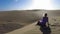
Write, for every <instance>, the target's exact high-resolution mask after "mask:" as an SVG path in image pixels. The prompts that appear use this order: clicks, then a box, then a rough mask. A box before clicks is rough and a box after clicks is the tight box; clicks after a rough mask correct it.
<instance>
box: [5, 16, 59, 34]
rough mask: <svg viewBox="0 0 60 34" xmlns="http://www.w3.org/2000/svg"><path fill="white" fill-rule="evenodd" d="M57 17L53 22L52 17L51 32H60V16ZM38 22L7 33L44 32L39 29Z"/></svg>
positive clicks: (52, 33) (26, 33)
mask: <svg viewBox="0 0 60 34" xmlns="http://www.w3.org/2000/svg"><path fill="white" fill-rule="evenodd" d="M56 19H57V21H55V22H53V19H51V17H50V21H49V22H50V24H51V25H50V28H51V34H60V23H59V20H60V17H56ZM36 23H37V22H35V23H33V24H30V25H28V26H25V27H23V28H21V29H17V30H15V31H12V32H9V33H6V34H42V32H41V31H40V30H39V26H36Z"/></svg>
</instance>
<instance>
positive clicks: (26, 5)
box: [0, 0, 60, 10]
mask: <svg viewBox="0 0 60 34" xmlns="http://www.w3.org/2000/svg"><path fill="white" fill-rule="evenodd" d="M21 9H23V10H24V9H47V10H51V9H60V0H0V10H21Z"/></svg>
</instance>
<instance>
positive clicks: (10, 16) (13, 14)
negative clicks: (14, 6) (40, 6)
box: [0, 10, 60, 34]
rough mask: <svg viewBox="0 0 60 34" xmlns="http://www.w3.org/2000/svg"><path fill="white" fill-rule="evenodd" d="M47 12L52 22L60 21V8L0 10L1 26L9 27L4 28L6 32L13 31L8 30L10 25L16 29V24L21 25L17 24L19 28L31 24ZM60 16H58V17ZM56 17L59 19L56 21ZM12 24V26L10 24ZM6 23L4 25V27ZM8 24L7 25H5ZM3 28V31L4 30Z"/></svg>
mask: <svg viewBox="0 0 60 34" xmlns="http://www.w3.org/2000/svg"><path fill="white" fill-rule="evenodd" d="M45 12H47V13H48V16H49V19H50V23H51V24H54V22H58V21H60V18H59V16H60V10H59V11H58V10H48V11H47V10H40V11H39V10H37V11H34V10H27V11H26V10H25V11H5V12H4V11H2V12H0V26H1V27H2V28H4V27H7V29H2V30H3V31H6V32H5V33H8V32H7V31H9V32H11V31H10V30H8V27H9V28H10V27H11V30H12V31H14V30H16V29H14V28H16V27H15V26H17V24H18V25H20V26H19V27H18V26H17V29H19V28H21V25H22V27H23V26H24V27H25V26H27V25H29V24H32V23H34V22H36V21H38V20H39V19H40V18H41V17H42V14H43V13H45ZM57 17H58V18H57ZM54 19H57V21H54ZM9 24H10V25H11V24H12V26H10V25H9ZM3 25H4V27H3ZM5 25H6V26H5ZM2 30H1V32H2ZM5 33H3V32H2V33H1V34H5Z"/></svg>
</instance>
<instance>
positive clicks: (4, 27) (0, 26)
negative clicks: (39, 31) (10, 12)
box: [0, 23, 23, 34]
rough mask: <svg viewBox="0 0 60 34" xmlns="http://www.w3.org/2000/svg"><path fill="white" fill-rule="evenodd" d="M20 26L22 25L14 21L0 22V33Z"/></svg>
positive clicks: (2, 33)
mask: <svg viewBox="0 0 60 34" xmlns="http://www.w3.org/2000/svg"><path fill="white" fill-rule="evenodd" d="M21 27H23V25H20V24H15V23H8V24H0V34H5V33H8V32H11V31H13V30H16V29H19V28H21Z"/></svg>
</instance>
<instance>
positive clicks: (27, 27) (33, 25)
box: [7, 22, 37, 34]
mask: <svg viewBox="0 0 60 34" xmlns="http://www.w3.org/2000/svg"><path fill="white" fill-rule="evenodd" d="M36 23H37V22H35V23H33V24H30V25H28V26H25V27H23V28H21V29H17V30H15V31H12V32H10V33H7V34H23V33H24V32H27V31H30V30H32V29H34V28H35V27H36Z"/></svg>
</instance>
